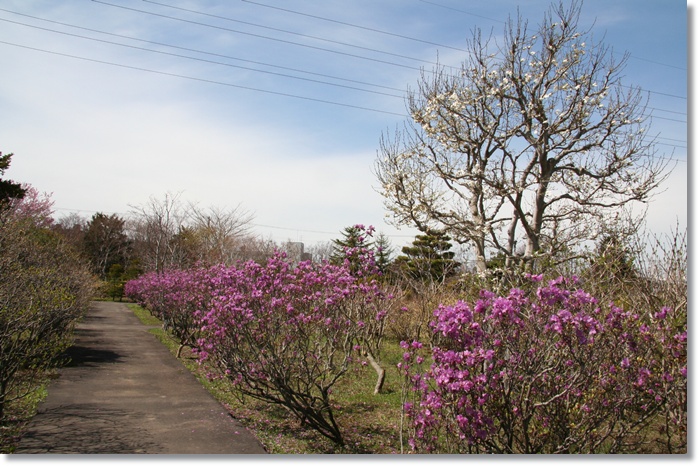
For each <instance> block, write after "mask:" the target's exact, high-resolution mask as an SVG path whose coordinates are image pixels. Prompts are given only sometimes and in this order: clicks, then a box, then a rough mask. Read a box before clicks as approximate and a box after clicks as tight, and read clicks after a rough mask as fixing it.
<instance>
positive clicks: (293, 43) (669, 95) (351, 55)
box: [92, 0, 687, 100]
mask: <svg viewBox="0 0 699 466" xmlns="http://www.w3.org/2000/svg"><path fill="white" fill-rule="evenodd" d="M92 1H93V2H95V3H100V4H103V5H108V6H112V7H115V8H121V9H124V10H130V11H134V12H137V13H143V14H147V15H153V16H157V17H162V18H167V19H172V20H175V21H181V22H185V23H190V24H195V25H199V26H205V27H209V28H214V29H220V30H224V31H229V32H235V33H239V34H244V35H249V36H253V37H258V38H263V39H267V40H272V41H277V42H283V43H286V44H291V45H298V46H300V47H307V48H311V49H315V50H322V51H325V52H330V53H336V54H339V55H345V56H349V57H353V58H359V59H362V60H369V61H373V62H378V63H383V64H387V65H393V66H398V67H401V68H407V69H411V70H415V71H421V72H423V71H425V70H424V68H415V67H413V66H409V65H403V64H400V63H395V62H389V61H386V60H379V59H375V58H370V57H365V56H361V55H355V54H351V53H346V52H340V51H337V50H331V49H325V48H322V47H316V46H313V45H308V44H301V43H299V42H293V41H288V40H284V39H277V38H274V37H269V36H263V35H260V34H253V33H249V32H243V31H238V30H235V29H230V28H224V27H221V26H215V25H212V24H207V23H201V22H198V21H191V20H186V19H182V18H177V17H175V16H168V15H163V14H160V13H153V12H150V11H145V10H139V9H136V8H129V7H125V6H121V5H115V4H113V3H108V2H104V1H101V0H92ZM243 1H248V2H249V0H243ZM250 3H252V2H250ZM435 65H437V64H435ZM445 67H446V68H454V67H452V66H445ZM622 87H626V88H629V89H636V88H634V87H632V86H622ZM644 91H645V92H648V93H652V94H658V95H663V96H666V97H674V98H677V99H683V100H687V97H683V96H679V95H675V94H669V93H664V92H658V91H651V90H645V89H644Z"/></svg>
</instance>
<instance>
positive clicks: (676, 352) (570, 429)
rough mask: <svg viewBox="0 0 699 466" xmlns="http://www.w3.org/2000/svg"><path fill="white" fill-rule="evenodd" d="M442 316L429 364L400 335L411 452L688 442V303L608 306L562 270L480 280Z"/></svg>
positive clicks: (597, 448) (599, 448)
mask: <svg viewBox="0 0 699 466" xmlns="http://www.w3.org/2000/svg"><path fill="white" fill-rule="evenodd" d="M532 278H533V279H534V280H540V279H541V277H532ZM434 315H435V320H434V321H433V322H432V323H431V328H432V331H433V332H434V334H435V336H436V337H437V341H438V343H437V344H436V345H435V346H434V347H433V348H432V350H431V357H432V361H433V362H432V364H431V366H430V367H429V368H428V369H427V370H421V367H422V366H423V365H424V364H425V362H424V361H425V359H426V357H429V355H428V354H426V348H423V345H422V344H421V343H419V342H412V343H408V342H401V345H402V346H403V348H404V349H405V354H404V357H403V362H401V363H400V364H399V368H400V370H401V371H402V372H403V374H404V375H405V377H406V380H407V381H408V385H409V386H410V387H411V389H412V396H413V399H412V401H411V402H407V403H406V404H405V407H404V409H405V410H406V413H407V415H408V417H409V420H410V440H409V443H410V445H411V446H412V448H413V449H414V451H417V452H440V453H607V452H638V451H639V449H640V448H642V446H643V445H648V444H650V443H654V444H656V446H657V444H658V443H660V444H661V447H662V448H663V449H664V450H666V451H667V452H673V451H676V450H677V449H680V450H681V449H683V448H686V432H687V431H686V429H687V416H686V412H687V409H686V408H687V406H686V401H687V398H686V396H687V395H686V393H687V387H686V384H687V324H686V314H685V315H682V313H681V312H677V311H675V310H673V309H669V308H663V309H661V310H660V311H659V312H656V313H653V314H651V315H641V314H639V313H635V312H633V311H626V310H623V309H621V308H619V307H617V306H614V305H613V304H611V305H607V306H603V305H600V304H599V303H598V302H597V300H596V299H595V298H594V297H592V296H590V295H589V294H588V293H586V292H585V291H583V290H582V289H579V288H577V287H576V279H574V278H573V279H565V278H559V279H556V280H553V281H551V282H549V283H548V285H546V286H541V287H539V288H538V289H536V290H535V291H533V292H530V293H526V292H524V291H522V290H520V289H512V290H511V291H510V292H509V294H507V295H506V296H496V295H495V294H494V293H492V292H489V291H486V290H483V291H482V292H481V299H479V300H478V301H477V302H476V303H475V304H474V305H473V306H469V305H468V304H467V303H464V302H461V301H460V302H458V303H456V304H455V305H453V306H440V307H439V308H438V309H437V310H435V312H434ZM649 426H650V428H649Z"/></svg>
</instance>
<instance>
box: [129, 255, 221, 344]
mask: <svg viewBox="0 0 699 466" xmlns="http://www.w3.org/2000/svg"><path fill="white" fill-rule="evenodd" d="M209 274H210V271H209V270H207V269H203V268H202V269H192V270H169V271H166V272H164V273H156V272H150V273H147V274H145V275H142V276H140V277H139V278H137V279H135V280H131V281H129V282H127V283H126V284H125V285H124V294H125V295H126V296H128V297H129V298H131V299H133V300H134V301H136V302H137V303H138V304H140V305H141V306H143V307H144V308H146V309H148V310H149V311H150V312H151V314H153V315H154V316H156V317H157V318H158V319H160V320H162V322H163V327H164V328H165V329H166V330H169V331H170V332H172V334H173V335H174V336H175V338H177V339H178V341H179V343H180V347H179V350H178V352H177V357H179V356H180V353H181V351H182V349H183V347H185V346H189V347H191V348H196V347H197V342H198V339H199V330H200V328H201V321H200V317H201V310H202V309H204V308H205V306H206V305H207V303H208V300H209V298H210V294H211V289H210V286H211V283H210V281H209V280H208V278H209Z"/></svg>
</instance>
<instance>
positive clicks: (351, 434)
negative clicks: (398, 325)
mask: <svg viewBox="0 0 699 466" xmlns="http://www.w3.org/2000/svg"><path fill="white" fill-rule="evenodd" d="M128 306H129V308H130V309H131V310H132V311H133V312H134V314H135V315H136V316H137V317H138V318H139V319H140V320H141V322H143V323H144V324H145V325H149V326H151V325H158V326H159V325H160V321H159V320H158V319H156V318H154V317H153V316H151V315H150V313H149V312H148V311H146V310H144V309H142V308H141V307H139V306H137V305H134V304H128ZM150 332H151V333H152V334H153V335H155V336H156V337H157V338H158V339H159V340H160V341H161V342H162V343H163V344H164V345H165V346H167V347H168V348H169V350H170V352H171V353H172V354H173V355H174V354H176V353H177V348H178V344H177V342H176V341H175V340H174V339H173V338H172V337H171V336H170V335H169V334H168V333H167V332H165V331H164V330H163V329H162V327H158V328H153V329H151V330H150ZM384 348H385V349H384V355H383V358H382V364H383V366H384V368H385V369H386V382H385V384H384V393H382V394H380V395H374V394H373V390H374V385H375V383H376V373H375V372H374V371H373V369H371V367H368V366H366V367H362V366H359V365H356V366H354V367H352V368H351V369H350V371H349V372H348V373H347V374H345V376H344V377H343V378H342V379H341V380H340V382H339V383H338V384H337V385H336V386H335V389H334V394H335V398H334V400H333V401H334V405H333V409H334V415H335V418H336V421H337V422H338V424H339V425H340V427H341V429H342V433H343V436H344V439H345V443H346V446H345V447H344V448H340V447H338V446H336V445H334V444H333V443H332V442H330V441H329V440H327V439H325V438H324V437H323V436H321V435H320V434H318V433H316V432H315V431H314V430H312V429H308V428H304V427H303V426H301V424H300V422H299V421H298V419H297V418H296V417H294V416H292V415H291V414H290V413H289V412H288V411H287V410H286V409H284V408H282V407H280V406H273V405H270V404H268V403H265V402H263V401H259V400H255V399H251V398H243V399H240V398H239V397H238V396H237V395H236V394H235V393H234V392H233V391H232V390H231V388H230V385H229V383H228V382H226V381H221V380H209V379H208V378H207V377H206V372H207V368H206V367H205V366H202V365H200V364H199V363H198V362H197V360H196V358H195V357H194V356H193V355H192V353H191V351H190V350H189V349H184V350H183V351H182V355H181V360H182V363H183V364H184V365H185V366H186V367H187V368H188V369H189V370H190V371H191V372H192V373H193V374H194V375H195V376H196V377H197V379H198V380H199V381H200V382H201V383H202V385H204V386H205V387H206V388H207V389H208V390H209V392H210V393H211V394H212V395H213V396H214V397H215V398H216V399H217V400H219V401H220V402H221V403H222V404H223V405H224V406H226V408H227V409H228V410H229V412H230V413H231V415H232V416H233V417H234V418H235V419H237V420H238V421H239V422H240V423H241V424H243V425H245V427H247V428H248V429H249V430H250V431H251V432H253V433H254V434H255V435H256V436H257V438H258V439H259V440H260V442H261V443H262V444H263V445H264V446H265V448H266V449H267V451H268V452H269V453H277V454H324V453H372V454H390V453H400V451H401V446H400V435H399V433H400V405H401V401H400V392H401V389H400V378H399V376H398V370H397V369H396V364H397V363H398V362H399V360H400V358H401V355H402V354H403V351H402V349H401V348H400V347H399V345H398V343H397V342H386V344H385V346H384Z"/></svg>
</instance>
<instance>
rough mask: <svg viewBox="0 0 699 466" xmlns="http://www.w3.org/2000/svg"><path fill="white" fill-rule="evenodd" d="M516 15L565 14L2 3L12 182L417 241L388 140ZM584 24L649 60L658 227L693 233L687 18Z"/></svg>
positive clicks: (75, 0)
mask: <svg viewBox="0 0 699 466" xmlns="http://www.w3.org/2000/svg"><path fill="white" fill-rule="evenodd" d="M517 3H521V4H520V5H519V8H520V11H521V13H522V15H523V16H524V17H526V18H528V19H529V21H530V23H531V25H532V26H535V25H536V24H537V23H538V22H539V21H540V20H541V18H542V14H543V13H542V12H543V11H544V10H545V9H546V8H547V6H548V5H549V2H548V1H539V0H531V1H524V0H523V1H521V2H514V1H511V0H491V1H487V2H482V1H476V0H461V1H459V0H434V1H423V0H378V1H377V0H354V1H347V0H344V1H339V0H322V1H321V0H285V1H280V0H254V1H242V0H228V1H222V0H218V1H215V0H154V1H152V2H148V1H142V0H104V1H103V2H94V1H89V0H63V1H60V2H57V1H54V0H0V63H2V64H3V65H4V66H3V72H2V77H1V78H0V108H2V112H1V113H0V151H2V152H4V153H6V152H14V153H15V156H14V158H13V160H12V166H11V168H10V170H9V171H8V172H7V175H8V176H9V177H10V178H13V179H15V180H18V181H23V182H28V183H31V184H32V185H34V186H35V187H37V188H38V189H39V190H41V191H46V192H51V193H53V199H54V200H55V207H56V209H57V215H58V216H61V215H64V214H68V213H70V212H71V211H77V212H79V213H80V214H81V215H83V216H85V217H89V216H91V215H92V213H94V212H95V211H101V212H117V213H121V214H126V213H127V212H128V211H129V206H130V205H139V204H145V203H146V202H147V201H148V198H149V197H151V196H155V197H158V198H160V197H162V196H164V194H165V193H166V192H170V193H178V192H181V193H182V194H181V197H182V199H184V200H187V201H192V202H196V203H198V204H200V205H202V206H218V207H227V206H231V207H232V206H236V205H238V204H240V205H241V206H242V207H244V208H246V209H248V210H250V211H251V212H253V213H254V214H255V220H254V222H253V223H254V225H255V226H254V231H255V232H256V233H258V234H260V235H262V236H264V237H269V238H272V239H275V240H277V241H285V240H287V239H290V240H293V241H299V240H300V241H304V242H306V243H308V244H311V243H315V242H319V241H328V240H330V239H333V238H337V237H338V236H339V232H340V231H341V230H342V229H343V228H344V227H346V226H348V225H352V224H355V223H363V224H367V225H369V224H373V225H375V226H376V228H377V229H378V230H379V231H383V232H385V233H387V234H388V235H389V236H392V240H393V242H394V244H395V245H402V244H405V243H409V242H410V241H411V240H412V238H413V236H414V234H415V231H414V230H413V229H410V228H401V229H398V228H396V227H394V226H391V225H388V224H386V223H385V220H384V215H385V209H384V206H383V200H382V198H381V196H380V195H379V194H378V193H377V192H376V191H375V189H374V187H375V186H376V185H377V182H376V179H375V177H374V175H373V173H372V169H373V164H374V161H375V159H376V153H377V149H378V147H379V139H380V137H381V135H382V133H393V131H394V130H395V128H396V127H397V126H399V125H402V123H403V122H404V121H405V118H406V117H405V104H404V100H403V97H404V94H405V90H406V89H407V88H408V86H415V84H416V83H417V80H418V78H419V73H420V72H419V69H420V67H423V66H424V67H427V68H428V69H429V68H430V67H431V66H432V65H431V64H432V63H434V62H435V61H436V59H437V57H438V56H439V60H440V62H442V63H444V64H454V65H457V64H458V63H459V62H460V60H461V59H462V58H463V51H461V50H459V49H461V48H463V47H464V44H465V40H466V38H467V37H468V36H469V34H470V30H471V29H472V28H474V27H480V28H481V29H483V31H484V32H485V33H490V31H491V30H492V32H493V34H494V35H495V36H498V35H499V34H501V33H502V29H503V26H504V23H503V22H504V21H505V20H506V19H507V16H508V14H516V12H517ZM691 4H692V2H690V5H691ZM19 23H21V24H19ZM581 26H584V27H588V26H589V27H592V30H593V32H594V34H595V38H597V39H602V40H604V42H605V43H606V44H608V45H610V46H611V47H613V49H614V51H615V53H623V52H629V53H630V54H631V55H630V59H629V61H628V65H627V68H626V72H625V75H626V81H627V82H628V84H633V85H639V86H641V87H642V88H643V89H645V90H647V91H649V92H650V93H649V107H650V108H652V112H653V116H654V118H653V122H652V127H651V128H650V133H651V134H657V135H658V136H659V139H658V142H659V143H661V144H659V145H658V150H659V151H661V152H663V153H666V154H668V155H672V157H673V158H674V159H676V160H677V162H676V166H675V167H674V169H673V172H672V173H671V175H670V177H669V178H668V181H667V183H666V184H665V186H664V189H665V191H664V192H663V193H661V194H659V195H658V196H657V198H656V200H655V201H654V202H653V203H651V205H650V207H649V212H648V219H649V225H650V226H651V228H652V229H653V230H654V231H658V232H667V231H669V230H670V227H672V226H674V225H675V223H676V222H677V221H679V223H680V225H681V226H682V227H684V226H686V225H687V205H688V203H687V197H688V196H687V165H688V164H687V146H688V143H687V123H686V122H687V113H688V111H687V109H688V100H687V97H688V91H687V68H688V64H687V4H686V3H685V2H681V1H676V0H587V1H585V2H584V6H583V14H582V18H581ZM78 36H80V37H78ZM116 44H122V45H116ZM144 49H149V50H144ZM185 56H186V57H190V58H185Z"/></svg>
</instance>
